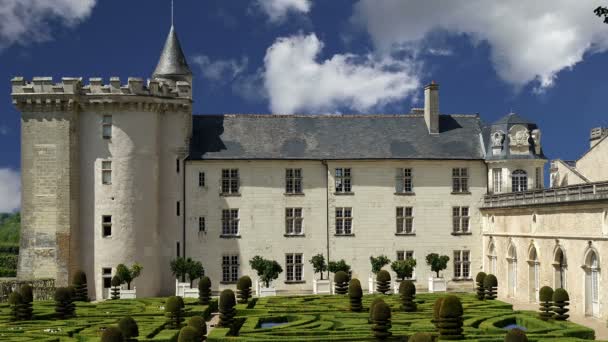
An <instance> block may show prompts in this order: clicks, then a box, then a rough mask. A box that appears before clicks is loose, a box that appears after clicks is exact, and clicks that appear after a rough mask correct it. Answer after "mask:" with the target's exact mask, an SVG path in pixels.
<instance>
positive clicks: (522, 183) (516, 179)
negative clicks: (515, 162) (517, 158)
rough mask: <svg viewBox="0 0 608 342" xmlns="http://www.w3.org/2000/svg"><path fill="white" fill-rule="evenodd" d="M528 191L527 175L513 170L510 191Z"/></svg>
mask: <svg viewBox="0 0 608 342" xmlns="http://www.w3.org/2000/svg"><path fill="white" fill-rule="evenodd" d="M526 190H528V173H527V172H526V171H524V170H515V171H513V173H512V174H511V191H512V192H521V191H526Z"/></svg>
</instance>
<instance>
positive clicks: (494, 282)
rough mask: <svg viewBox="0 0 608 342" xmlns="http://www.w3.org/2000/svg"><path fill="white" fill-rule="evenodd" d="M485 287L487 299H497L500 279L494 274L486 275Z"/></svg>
mask: <svg viewBox="0 0 608 342" xmlns="http://www.w3.org/2000/svg"><path fill="white" fill-rule="evenodd" d="M483 287H484V289H485V290H486V293H485V298H486V299H489V300H493V299H496V292H497V287H498V279H496V276H495V275H493V274H488V275H486V277H485V279H484V280H483Z"/></svg>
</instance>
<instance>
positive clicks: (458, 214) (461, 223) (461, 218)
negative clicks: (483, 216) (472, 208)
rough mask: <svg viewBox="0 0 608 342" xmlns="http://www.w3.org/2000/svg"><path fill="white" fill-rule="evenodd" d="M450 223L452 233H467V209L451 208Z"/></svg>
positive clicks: (468, 230)
mask: <svg viewBox="0 0 608 342" xmlns="http://www.w3.org/2000/svg"><path fill="white" fill-rule="evenodd" d="M452 222H453V227H454V233H469V232H470V229H469V207H453V208H452Z"/></svg>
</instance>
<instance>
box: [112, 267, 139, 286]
mask: <svg viewBox="0 0 608 342" xmlns="http://www.w3.org/2000/svg"><path fill="white" fill-rule="evenodd" d="M143 269H144V268H143V267H142V266H141V265H140V264H138V263H135V264H134V265H133V266H131V268H128V267H127V266H125V265H124V264H119V265H118V266H116V275H117V276H118V278H120V280H121V283H126V284H127V290H130V289H131V282H132V281H133V280H135V278H137V277H139V276H140V275H141V271H143Z"/></svg>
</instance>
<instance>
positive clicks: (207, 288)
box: [198, 277, 211, 305]
mask: <svg viewBox="0 0 608 342" xmlns="http://www.w3.org/2000/svg"><path fill="white" fill-rule="evenodd" d="M210 301H211V279H209V277H202V278H201V280H199V281H198V302H199V303H200V304H202V305H209V302H210Z"/></svg>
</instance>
